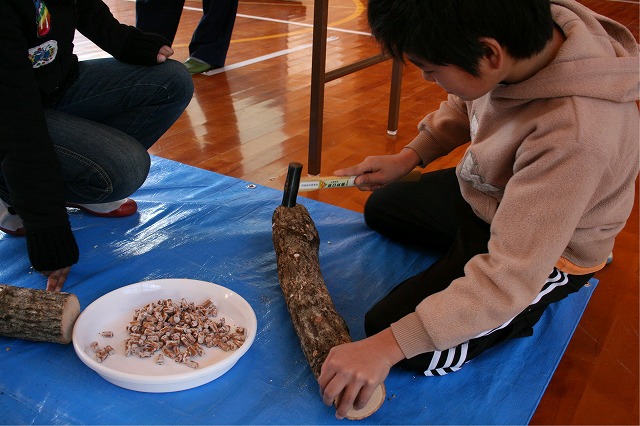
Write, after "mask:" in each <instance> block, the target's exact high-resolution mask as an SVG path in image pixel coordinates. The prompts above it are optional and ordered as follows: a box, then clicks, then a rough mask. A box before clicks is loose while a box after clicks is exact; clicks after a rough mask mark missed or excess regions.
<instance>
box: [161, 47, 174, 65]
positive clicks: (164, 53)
mask: <svg viewBox="0 0 640 426" xmlns="http://www.w3.org/2000/svg"><path fill="white" fill-rule="evenodd" d="M171 55H173V49H172V48H170V47H169V46H167V45H164V46H162V47H161V48H160V50H159V51H158V59H157V60H158V63H159V64H161V63H163V62H164V61H166V60H167V59H168V58H169V57H170V56H171Z"/></svg>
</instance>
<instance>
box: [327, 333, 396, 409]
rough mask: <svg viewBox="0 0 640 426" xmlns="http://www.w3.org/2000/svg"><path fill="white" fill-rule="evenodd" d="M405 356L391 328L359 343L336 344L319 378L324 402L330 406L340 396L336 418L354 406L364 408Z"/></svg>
mask: <svg viewBox="0 0 640 426" xmlns="http://www.w3.org/2000/svg"><path fill="white" fill-rule="evenodd" d="M402 359H404V354H403V353H402V350H401V349H400V347H399V346H398V343H397V342H396V340H395V337H394V336H393V333H392V332H391V329H389V328H387V329H386V330H383V331H382V332H380V333H378V334H376V335H374V336H371V337H368V338H366V339H364V340H360V341H358V342H351V343H344V344H342V345H338V346H334V347H333V348H331V350H330V351H329V355H327V358H326V359H325V361H324V364H323V365H322V369H321V372H320V377H318V383H319V384H320V394H321V395H322V400H323V402H324V403H325V404H326V405H331V404H333V403H334V401H336V399H338V397H339V405H338V407H337V410H336V417H337V418H338V419H343V418H344V417H345V416H346V415H347V412H348V411H349V410H350V409H351V408H352V407H355V408H356V409H361V408H363V407H364V406H365V405H366V404H367V402H368V401H369V399H370V398H371V395H373V392H374V390H375V389H376V388H377V387H378V385H380V384H381V383H383V382H384V380H385V378H386V377H387V375H388V374H389V370H390V369H391V367H392V366H393V365H394V364H396V363H397V362H399V361H400V360H402Z"/></svg>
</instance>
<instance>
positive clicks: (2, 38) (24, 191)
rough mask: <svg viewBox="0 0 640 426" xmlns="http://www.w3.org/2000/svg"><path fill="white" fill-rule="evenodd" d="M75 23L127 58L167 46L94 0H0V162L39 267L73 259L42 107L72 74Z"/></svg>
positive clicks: (149, 58) (148, 55)
mask: <svg viewBox="0 0 640 426" xmlns="http://www.w3.org/2000/svg"><path fill="white" fill-rule="evenodd" d="M76 29H77V30H78V31H79V32H80V33H82V34H83V35H84V36H85V37H87V38H88V39H89V40H91V41H92V42H94V43H95V44H96V45H98V46H99V47H100V48H102V49H103V50H105V51H106V52H108V53H109V54H111V55H112V56H113V57H115V58H116V59H118V60H121V61H123V62H128V63H132V64H139V65H152V64H155V63H156V57H157V54H158V51H159V50H160V47H162V45H164V44H168V43H167V42H166V41H165V40H163V39H162V38H161V37H160V36H157V35H152V34H146V33H143V32H141V31H139V30H137V29H136V28H134V27H131V26H128V25H124V24H120V23H119V22H118V21H117V20H116V19H115V18H114V17H113V15H112V14H111V12H110V11H109V8H108V7H107V5H105V4H104V3H103V2H102V1H101V0H1V1H0V164H1V166H2V173H3V176H4V178H5V180H6V182H7V185H8V186H9V188H10V191H11V193H10V195H11V204H12V205H13V207H14V208H15V209H16V211H17V212H18V214H19V215H20V217H21V219H22V221H23V223H24V226H25V229H26V231H27V246H28V250H29V258H30V260H31V263H32V265H33V267H34V268H35V269H36V270H40V271H43V270H55V269H61V268H64V267H66V266H69V265H72V264H74V263H76V262H77V261H78V248H77V245H76V241H75V238H74V237H73V234H72V232H71V227H70V224H69V219H68V216H67V212H66V208H65V200H64V197H63V181H62V172H61V169H60V165H59V163H58V159H57V156H56V153H55V151H54V148H53V144H52V142H51V139H50V138H49V134H48V132H47V126H46V122H45V118H44V112H43V111H44V108H45V107H46V106H49V105H52V104H54V103H55V102H56V100H57V99H58V98H59V97H60V96H61V94H62V93H64V90H66V89H67V88H68V87H69V86H70V85H72V84H73V82H74V81H75V79H76V78H77V75H78V58H77V56H76V55H74V54H73V38H74V35H75V30H76Z"/></svg>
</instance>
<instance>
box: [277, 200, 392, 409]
mask: <svg viewBox="0 0 640 426" xmlns="http://www.w3.org/2000/svg"><path fill="white" fill-rule="evenodd" d="M272 226H273V229H272V232H273V245H274V248H275V252H276V258H277V265H278V278H279V280H280V287H281V288H282V292H283V294H284V297H285V300H286V303H287V309H288V310H289V314H290V315H291V321H292V323H293V327H294V329H295V330H296V333H297V335H298V337H299V339H300V345H301V347H302V351H303V352H304V355H305V357H306V358H307V361H308V362H309V366H310V367H311V372H312V373H313V375H314V376H315V377H316V379H317V378H318V377H319V376H320V369H321V368H322V364H323V363H324V360H325V359H326V358H327V355H328V354H329V350H330V349H331V348H332V347H334V346H336V345H340V344H342V343H348V342H351V336H350V334H349V329H348V327H347V323H346V322H345V320H344V319H343V318H342V316H340V314H339V313H338V312H337V310H336V309H335V306H334V304H333V301H332V300H331V296H330V295H329V291H328V290H327V287H326V284H325V281H324V278H323V276H322V272H321V270H320V262H319V256H318V255H319V249H320V236H319V234H318V230H317V228H316V226H315V224H314V223H313V220H312V219H311V216H310V215H309V212H308V211H307V209H306V208H305V207H304V206H303V205H301V204H297V205H295V206H293V207H285V206H279V207H277V208H276V210H275V211H274V213H273V218H272ZM374 396H375V399H374V398H373V397H372V399H371V400H370V402H369V404H367V407H365V408H364V409H362V410H352V411H351V412H349V414H348V415H347V417H348V418H350V419H353V420H356V419H362V418H365V417H367V416H369V415H371V414H373V412H375V411H376V410H377V409H378V408H379V407H380V405H381V404H382V402H383V401H384V398H385V391H384V386H383V385H381V386H380V387H379V389H377V390H376V393H375V394H374Z"/></svg>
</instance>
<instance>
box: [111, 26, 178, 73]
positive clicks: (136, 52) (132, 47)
mask: <svg viewBox="0 0 640 426" xmlns="http://www.w3.org/2000/svg"><path fill="white" fill-rule="evenodd" d="M165 45H166V46H170V45H171V43H170V42H169V41H168V40H167V39H165V38H164V37H162V36H161V35H158V34H153V33H145V32H142V31H140V30H137V29H135V28H134V29H132V30H131V31H130V32H129V34H128V35H127V38H126V39H125V42H124V46H123V47H122V52H121V53H120V55H119V57H118V58H117V59H119V60H121V61H122V62H126V63H128V64H133V65H157V64H158V52H159V51H160V48H161V47H162V46H165Z"/></svg>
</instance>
